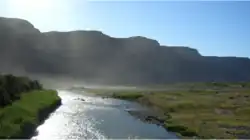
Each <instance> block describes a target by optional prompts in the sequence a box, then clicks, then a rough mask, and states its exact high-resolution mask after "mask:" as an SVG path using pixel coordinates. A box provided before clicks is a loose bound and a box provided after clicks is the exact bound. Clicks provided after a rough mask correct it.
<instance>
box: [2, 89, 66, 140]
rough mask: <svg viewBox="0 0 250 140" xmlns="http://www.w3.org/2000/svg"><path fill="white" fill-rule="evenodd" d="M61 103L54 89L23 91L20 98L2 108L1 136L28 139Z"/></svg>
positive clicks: (3, 137)
mask: <svg viewBox="0 0 250 140" xmlns="http://www.w3.org/2000/svg"><path fill="white" fill-rule="evenodd" d="M60 104H61V99H60V97H59V96H58V95H57V92H56V91H54V90H34V91H30V92H27V93H22V94H21V97H20V99H19V100H16V101H14V102H13V103H12V104H11V105H8V106H6V107H3V108H0V138H1V139H5V138H11V139H20V138H21V139H28V138H29V137H30V136H31V135H32V134H33V133H34V132H35V129H36V127H37V126H38V125H39V124H41V123H42V122H43V121H44V120H45V119H46V118H47V117H48V116H49V114H50V113H51V112H53V111H54V110H55V109H56V108H57V107H58V106H60Z"/></svg>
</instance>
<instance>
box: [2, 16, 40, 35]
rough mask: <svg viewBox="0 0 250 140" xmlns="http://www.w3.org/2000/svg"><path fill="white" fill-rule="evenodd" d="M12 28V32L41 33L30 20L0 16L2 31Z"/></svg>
mask: <svg viewBox="0 0 250 140" xmlns="http://www.w3.org/2000/svg"><path fill="white" fill-rule="evenodd" d="M7 30H11V31H12V33H16V34H23V33H39V32H40V31H39V30H38V29H36V28H35V27H34V26H33V25H32V24H31V23H30V22H28V21H27V20H23V19H18V18H1V17H0V31H1V32H5V31H7Z"/></svg>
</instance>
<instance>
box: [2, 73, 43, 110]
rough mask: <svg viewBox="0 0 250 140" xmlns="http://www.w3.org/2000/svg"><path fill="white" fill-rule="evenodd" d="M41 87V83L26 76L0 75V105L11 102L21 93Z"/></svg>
mask: <svg viewBox="0 0 250 140" xmlns="http://www.w3.org/2000/svg"><path fill="white" fill-rule="evenodd" d="M39 89H42V86H41V84H40V83H39V82H38V81H36V80H34V81H32V80H30V79H28V78H27V77H15V76H13V75H0V107H1V106H6V105H8V104H11V103H12V102H13V101H14V100H17V99H19V98H20V96H21V93H23V92H28V91H31V90H39Z"/></svg>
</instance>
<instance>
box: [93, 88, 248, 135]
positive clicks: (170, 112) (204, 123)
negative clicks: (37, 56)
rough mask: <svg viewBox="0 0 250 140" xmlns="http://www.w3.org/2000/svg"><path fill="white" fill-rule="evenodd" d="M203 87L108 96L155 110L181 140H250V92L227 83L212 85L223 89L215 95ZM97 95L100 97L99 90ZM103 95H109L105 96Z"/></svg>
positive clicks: (125, 92) (121, 93)
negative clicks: (200, 139) (199, 139)
mask: <svg viewBox="0 0 250 140" xmlns="http://www.w3.org/2000/svg"><path fill="white" fill-rule="evenodd" d="M206 85H208V84H207V83H205V84H202V83H201V84H197V85H195V86H196V87H198V89H199V90H194V89H193V88H192V90H190V89H188V85H187V86H186V87H187V89H186V90H182V91H157V90H156V91H152V90H151V91H150V93H151V94H144V93H145V92H148V91H134V92H133V91H116V92H115V93H113V94H109V96H111V97H114V98H119V99H126V100H127V99H128V100H135V101H138V102H139V103H141V104H143V105H147V106H149V107H151V108H153V109H154V108H156V109H158V110H159V112H161V114H162V116H160V117H165V118H166V119H165V128H166V129H168V130H169V131H173V132H177V133H178V134H179V135H181V136H182V137H184V138H186V137H187V138H190V137H198V138H241V137H242V135H243V136H244V135H245V137H246V136H247V138H250V89H249V88H248V87H247V86H245V87H244V88H242V87H240V88H239V90H238V89H237V88H236V90H235V88H234V87H235V85H237V84H230V83H228V84H226V85H223V84H215V85H216V86H218V85H219V86H221V87H224V88H220V89H219V90H216V91H215V90H207V89H209V88H210V85H209V86H206ZM238 85H239V84H238ZM183 86H184V85H183ZM192 87H194V86H193V85H192ZM228 87H233V88H228ZM202 88H203V89H202ZM225 89H226V90H225ZM98 92H99V94H101V91H100V90H99V91H98ZM110 92H111V91H110ZM103 94H107V95H108V92H107V91H106V92H105V93H103ZM165 115H167V116H170V117H167V116H165Z"/></svg>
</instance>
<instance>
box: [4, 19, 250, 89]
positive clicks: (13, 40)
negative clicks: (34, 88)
mask: <svg viewBox="0 0 250 140" xmlns="http://www.w3.org/2000/svg"><path fill="white" fill-rule="evenodd" d="M0 70H1V71H2V72H16V71H18V72H20V71H22V72H28V73H32V74H53V75H66V76H71V77H80V78H82V79H84V80H86V81H90V82H98V83H108V84H128V83H130V84H147V83H155V84H158V83H168V82H205V81H248V80H250V60H249V59H248V58H237V57H204V56H201V55H200V54H199V52H198V51H197V50H195V49H192V48H189V47H182V46H161V45H160V44H159V43H158V42H157V41H156V40H152V39H149V38H145V37H140V36H136V37H129V38H113V37H110V36H108V35H105V34H103V33H102V32H99V31H72V32H47V33H41V32H40V31H39V30H37V29H36V28H34V26H33V25H32V24H30V23H29V22H27V21H25V20H21V19H8V18H0Z"/></svg>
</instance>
